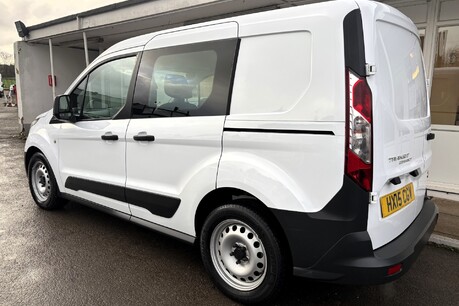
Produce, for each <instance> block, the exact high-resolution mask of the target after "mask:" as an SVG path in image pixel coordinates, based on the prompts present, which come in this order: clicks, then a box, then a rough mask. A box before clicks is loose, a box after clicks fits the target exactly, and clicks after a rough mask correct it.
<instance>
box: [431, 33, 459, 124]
mask: <svg viewBox="0 0 459 306" xmlns="http://www.w3.org/2000/svg"><path fill="white" fill-rule="evenodd" d="M458 87H459V26H452V27H440V28H439V29H438V33H437V47H436V54H435V67H434V73H433V82H432V94H431V99H430V100H431V105H430V106H431V115H432V124H445V125H459V90H458Z"/></svg>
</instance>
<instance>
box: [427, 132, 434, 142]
mask: <svg viewBox="0 0 459 306" xmlns="http://www.w3.org/2000/svg"><path fill="white" fill-rule="evenodd" d="M433 139H435V134H434V133H429V134H427V141H429V140H433Z"/></svg>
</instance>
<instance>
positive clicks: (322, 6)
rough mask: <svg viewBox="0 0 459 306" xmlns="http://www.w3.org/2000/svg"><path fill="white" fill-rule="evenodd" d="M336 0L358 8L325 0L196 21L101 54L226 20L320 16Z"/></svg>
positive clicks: (125, 42)
mask: <svg viewBox="0 0 459 306" xmlns="http://www.w3.org/2000/svg"><path fill="white" fill-rule="evenodd" d="M336 2H344V3H351V4H353V7H354V8H358V6H357V4H356V1H354V0H336V1H325V2H320V3H314V4H306V5H301V6H296V7H289V8H282V9H277V10H271V11H266V12H259V13H252V14H247V15H242V16H236V17H230V18H225V19H217V20H212V21H207V22H202V23H196V24H192V25H187V26H182V27H177V28H171V29H167V30H162V31H157V32H152V33H149V34H144V35H140V36H136V37H133V38H129V39H126V40H123V41H121V42H119V43H116V44H114V45H113V46H111V47H110V48H108V49H107V50H106V51H105V52H103V53H102V54H101V55H107V54H109V53H114V52H117V51H121V50H125V49H130V48H135V47H142V46H145V45H146V44H147V43H148V42H149V41H150V40H152V39H153V38H154V37H155V36H157V35H161V34H166V33H172V32H175V31H181V30H186V29H193V28H197V27H203V26H209V25H214V24H221V23H225V22H237V23H238V24H239V26H240V27H243V26H245V25H249V24H256V23H258V22H260V21H265V20H282V19H288V18H292V17H299V16H304V17H306V16H313V15H314V16H320V15H321V14H324V13H325V12H327V11H328V10H330V9H333V8H335V7H336ZM324 17H325V15H324Z"/></svg>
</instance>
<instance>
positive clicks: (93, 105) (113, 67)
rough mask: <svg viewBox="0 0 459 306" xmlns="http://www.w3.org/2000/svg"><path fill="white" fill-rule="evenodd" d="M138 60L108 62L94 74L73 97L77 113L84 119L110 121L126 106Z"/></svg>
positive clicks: (131, 58)
mask: <svg viewBox="0 0 459 306" xmlns="http://www.w3.org/2000/svg"><path fill="white" fill-rule="evenodd" d="M135 63H136V57H135V56H134V57H126V58H121V59H117V60H114V61H110V62H108V63H105V64H103V65H101V66H99V67H97V68H96V69H95V70H93V71H91V72H90V74H89V75H88V76H87V77H86V78H85V79H84V80H83V81H82V82H81V83H80V84H79V85H78V86H77V88H75V90H74V91H73V92H72V93H71V94H70V101H71V104H72V107H73V109H74V113H75V114H78V115H79V117H80V119H83V120H84V119H110V118H113V117H114V116H115V115H116V114H117V113H118V112H119V111H120V110H121V109H122V108H123V106H124V105H125V104H126V99H127V94H128V89H129V85H130V82H131V78H132V73H133V71H134V66H135Z"/></svg>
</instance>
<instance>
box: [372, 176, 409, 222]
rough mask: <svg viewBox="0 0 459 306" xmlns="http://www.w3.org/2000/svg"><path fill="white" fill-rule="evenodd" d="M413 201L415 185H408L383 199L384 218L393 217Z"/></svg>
mask: <svg viewBox="0 0 459 306" xmlns="http://www.w3.org/2000/svg"><path fill="white" fill-rule="evenodd" d="M413 201H414V187H413V183H409V184H408V185H406V186H404V187H402V188H400V189H397V190H395V191H394V192H392V193H389V194H388V195H385V196H383V197H381V200H380V204H381V213H382V217H383V218H385V217H387V216H390V215H392V214H393V213H395V212H396V211H399V210H400V209H402V208H403V207H405V206H407V205H408V204H410V203H411V202H413Z"/></svg>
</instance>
